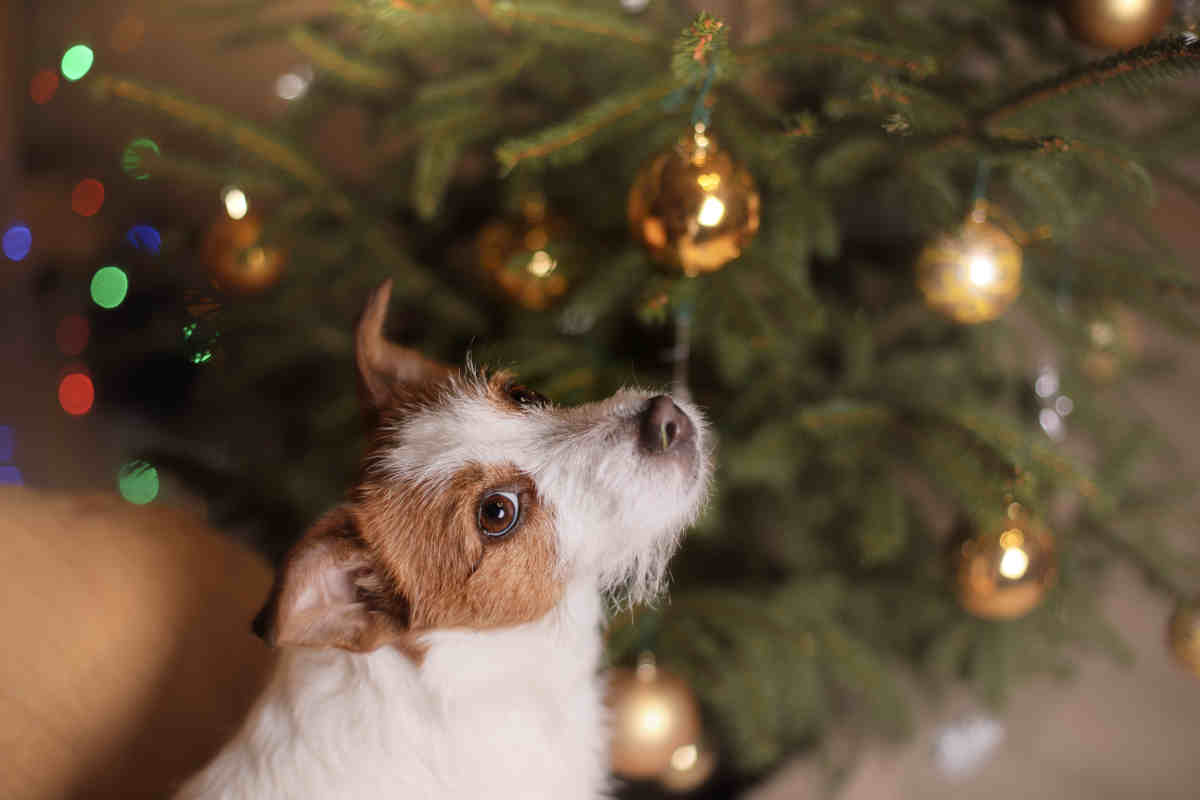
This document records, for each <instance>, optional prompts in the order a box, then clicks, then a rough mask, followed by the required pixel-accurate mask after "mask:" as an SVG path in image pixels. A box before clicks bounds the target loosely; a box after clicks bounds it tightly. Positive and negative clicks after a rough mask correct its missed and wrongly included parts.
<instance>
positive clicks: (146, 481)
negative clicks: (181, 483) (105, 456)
mask: <svg viewBox="0 0 1200 800" xmlns="http://www.w3.org/2000/svg"><path fill="white" fill-rule="evenodd" d="M117 488H118V489H119V490H120V491H121V497H124V498H125V499H126V500H128V501H129V502H131V503H134V504H135V505H139V506H144V505H145V504H146V503H149V502H150V501H151V500H153V499H154V498H156V497H158V470H157V469H155V468H154V466H153V465H152V464H150V463H149V462H147V461H142V460H141V459H138V460H136V461H130V462H128V463H127V464H125V465H124V466H123V467H121V469H120V471H118V472H117Z"/></svg>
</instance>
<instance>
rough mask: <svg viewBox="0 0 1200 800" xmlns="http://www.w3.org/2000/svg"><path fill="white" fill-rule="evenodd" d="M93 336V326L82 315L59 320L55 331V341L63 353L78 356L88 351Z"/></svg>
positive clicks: (70, 315) (71, 315)
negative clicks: (89, 340)
mask: <svg viewBox="0 0 1200 800" xmlns="http://www.w3.org/2000/svg"><path fill="white" fill-rule="evenodd" d="M91 335H92V326H91V325H90V324H89V323H88V321H87V317H85V316H83V315H82V314H68V315H67V316H65V317H63V318H62V319H61V320H59V322H58V328H56V329H55V331H54V340H55V341H56V342H57V343H58V349H59V350H61V351H63V353H65V354H66V355H69V356H77V355H79V354H80V353H82V352H83V351H84V350H86V349H87V345H88V339H89V338H90V337H91Z"/></svg>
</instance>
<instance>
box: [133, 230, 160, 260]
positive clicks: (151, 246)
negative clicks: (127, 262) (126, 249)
mask: <svg viewBox="0 0 1200 800" xmlns="http://www.w3.org/2000/svg"><path fill="white" fill-rule="evenodd" d="M125 240H126V241H127V242H129V243H130V244H131V245H133V246H134V247H136V248H137V249H138V250H145V251H146V252H147V253H149V254H150V255H152V256H156V255H158V253H159V250H161V249H162V234H160V233H159V232H158V229H157V228H155V227H154V226H153V225H134V226H133V227H132V228H130V229H129V233H127V234H125Z"/></svg>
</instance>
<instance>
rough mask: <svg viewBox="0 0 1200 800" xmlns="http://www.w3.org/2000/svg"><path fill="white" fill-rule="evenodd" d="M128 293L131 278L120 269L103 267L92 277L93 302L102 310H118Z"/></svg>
mask: <svg viewBox="0 0 1200 800" xmlns="http://www.w3.org/2000/svg"><path fill="white" fill-rule="evenodd" d="M128 293H129V276H128V275H126V274H125V270H123V269H121V268H120V267H114V266H107V267H101V268H100V269H98V270H96V274H95V275H93V276H92V300H93V301H95V303H96V305H98V306H100V307H101V308H116V307H117V306H119V305H121V303H122V302H124V300H125V295H126V294H128Z"/></svg>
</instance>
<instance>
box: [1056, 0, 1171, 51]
mask: <svg viewBox="0 0 1200 800" xmlns="http://www.w3.org/2000/svg"><path fill="white" fill-rule="evenodd" d="M1174 5H1175V3H1174V0H1059V4H1058V10H1059V13H1060V14H1062V17H1063V20H1064V21H1065V22H1066V23H1067V26H1068V27H1069V28H1070V29H1071V32H1072V33H1073V34H1074V35H1075V38H1076V39H1078V40H1079V41H1081V42H1084V43H1086V44H1090V45H1095V46H1096V47H1105V48H1111V49H1115V50H1126V49H1128V48H1130V47H1137V46H1138V45H1140V44H1145V43H1146V42H1148V41H1150V40H1151V39H1153V38H1154V37H1155V36H1157V35H1158V34H1159V32H1160V31H1162V28H1163V25H1165V24H1166V22H1167V18H1168V17H1170V16H1171V10H1172V8H1173V7H1174Z"/></svg>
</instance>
